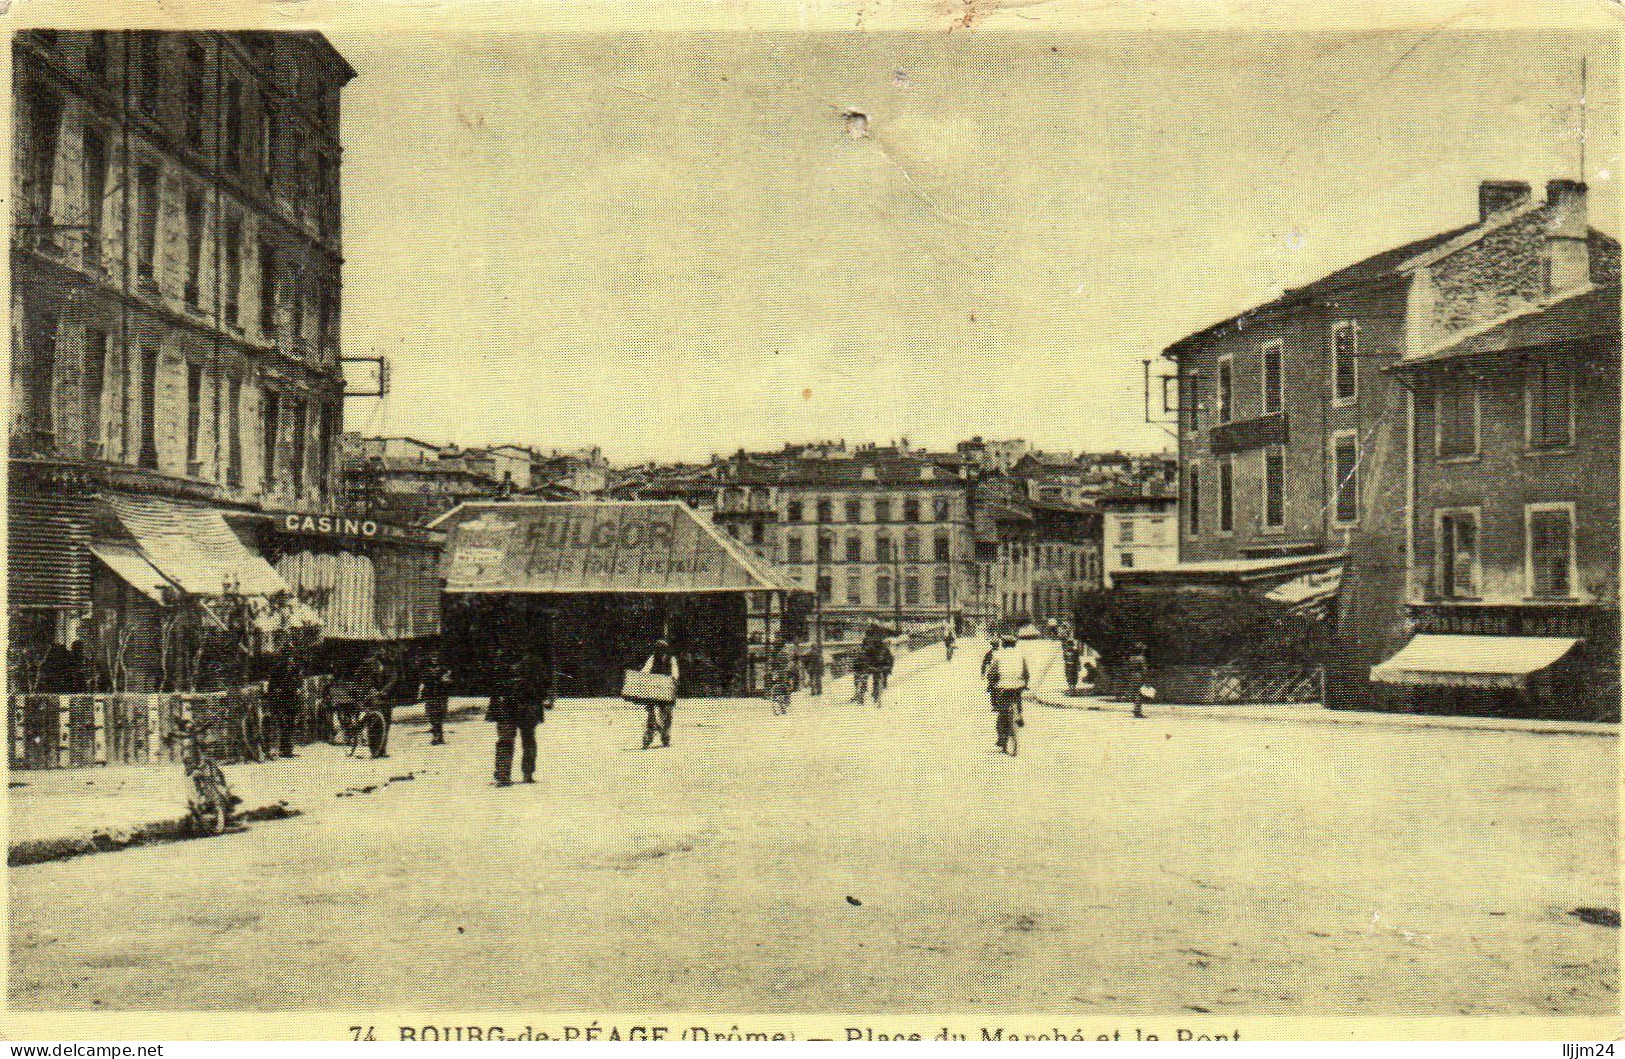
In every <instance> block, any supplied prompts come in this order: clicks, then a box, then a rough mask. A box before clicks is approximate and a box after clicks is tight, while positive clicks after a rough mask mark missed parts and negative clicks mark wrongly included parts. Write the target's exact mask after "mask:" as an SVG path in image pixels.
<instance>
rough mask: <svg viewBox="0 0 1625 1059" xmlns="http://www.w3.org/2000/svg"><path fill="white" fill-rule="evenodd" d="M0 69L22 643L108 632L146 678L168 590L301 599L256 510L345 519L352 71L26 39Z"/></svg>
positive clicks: (234, 47) (152, 41) (89, 41)
mask: <svg viewBox="0 0 1625 1059" xmlns="http://www.w3.org/2000/svg"><path fill="white" fill-rule="evenodd" d="M13 59H14V71H15V81H14V92H13V115H12V116H13V128H14V130H15V136H14V138H13V155H12V164H13V186H12V193H13V197H12V203H13V207H12V222H13V238H12V251H11V253H12V257H11V264H12V291H11V297H12V358H11V392H12V394H13V401H12V417H11V424H10V447H11V450H10V467H11V486H10V494H9V498H8V499H9V500H10V506H9V519H8V521H9V528H10V533H11V540H12V550H11V555H10V570H9V574H10V577H9V583H10V589H11V591H10V600H9V602H10V608H11V614H12V619H13V620H12V623H11V625H12V638H11V643H12V646H13V648H14V650H16V651H19V652H21V653H22V655H25V656H26V655H28V654H30V653H37V652H38V651H39V650H40V649H41V648H42V645H47V644H48V643H49V642H54V643H55V644H57V645H62V644H67V643H72V642H75V641H79V640H81V639H82V638H84V637H85V636H86V635H87V634H88V633H89V631H90V630H91V629H92V628H93V627H94V628H103V629H117V630H119V631H118V633H117V635H118V636H119V637H120V638H121V639H122V640H123V641H128V642H127V643H126V644H125V647H121V648H120V649H119V657H120V661H119V664H118V666H116V667H115V668H117V669H118V670H119V671H120V673H121V674H122V675H121V677H120V682H121V684H122V686H123V687H126V688H128V689H129V690H146V689H147V688H148V687H150V686H152V685H154V684H156V683H158V682H160V681H161V680H162V679H163V678H161V677H160V676H158V675H156V674H155V673H154V672H153V671H151V667H149V666H143V665H142V664H139V663H138V662H137V659H139V658H141V657H146V656H152V655H155V654H158V653H161V652H160V646H161V645H158V644H156V643H154V642H153V641H154V637H155V635H156V633H155V630H156V629H157V628H159V627H160V626H161V625H163V624H164V620H165V617H164V616H165V615H166V614H168V611H166V610H165V609H164V608H165V607H166V606H168V605H169V604H168V603H167V602H166V600H168V599H169V598H170V597H171V596H178V597H188V596H210V595H214V596H218V595H220V594H221V593H223V592H245V593H248V592H249V586H250V584H252V585H253V586H255V587H254V590H253V592H254V593H258V594H260V595H265V594H274V595H285V596H292V595H296V594H297V593H298V591H299V588H300V586H298V585H296V584H289V583H287V582H286V581H285V580H283V579H281V578H279V577H278V576H277V575H276V574H275V573H274V572H273V571H272V570H271V569H270V567H269V566H268V565H267V564H266V563H265V561H264V558H263V556H261V555H260V554H259V553H258V551H256V550H255V549H256V548H257V546H258V545H259V544H266V545H267V546H268V547H272V548H274V547H275V542H276V537H277V534H278V533H279V530H278V526H279V525H280V524H281V523H280V522H279V521H278V520H277V519H275V518H272V519H270V520H269V521H267V520H266V519H265V518H264V516H266V515H268V514H270V515H282V514H292V515H300V516H303V515H324V516H325V515H330V514H333V513H335V512H336V511H337V504H336V496H335V490H334V479H335V440H336V438H337V437H338V435H339V433H340V431H341V430H342V429H343V418H344V406H343V401H344V378H343V374H342V370H341V332H340V319H341V311H342V290H343V284H342V275H341V264H342V260H343V241H342V232H341V203H340V181H339V173H340V166H341V153H342V149H341V145H340V139H339V129H340V95H341V92H342V90H343V88H344V86H345V85H346V84H347V83H348V82H349V81H350V79H351V78H352V77H353V76H354V75H355V71H354V70H353V69H351V67H350V66H349V64H348V63H346V62H345V60H344V59H343V57H342V56H340V55H339V54H338V52H337V51H335V50H334V49H333V47H332V46H331V45H330V44H329V43H328V42H327V40H326V39H325V38H324V37H322V36H321V35H320V34H316V33H265V32H193V33H169V32H150V31H119V32H113V31H85V32H80V31H75V32H68V31H49V30H30V31H24V32H20V33H18V34H17V35H16V36H15V38H14V40H13ZM166 525H167V526H168V527H169V528H168V529H167V530H166V529H165V526H166ZM159 538H162V539H161V540H160V539H159ZM211 549H212V550H211ZM250 594H253V593H250ZM301 613H303V612H301ZM104 646H105V645H104ZM125 648H128V650H126V649H125ZM149 661H150V658H149ZM13 675H14V676H15V675H16V674H15V671H14V674H13ZM105 675H106V674H103V676H105ZM104 683H105V681H104Z"/></svg>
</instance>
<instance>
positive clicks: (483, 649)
mask: <svg viewBox="0 0 1625 1059" xmlns="http://www.w3.org/2000/svg"><path fill="white" fill-rule="evenodd" d="M433 528H435V529H438V530H442V531H444V532H445V533H446V543H445V553H444V559H443V567H442V569H443V572H444V579H445V593H446V595H445V606H444V624H445V631H444V637H445V648H446V653H447V657H448V660H450V661H451V663H452V665H453V667H454V668H455V669H457V670H458V671H459V672H460V673H463V674H465V675H466V678H467V679H470V680H472V679H477V674H479V673H481V672H483V671H486V670H488V668H489V667H490V666H491V665H492V663H493V662H494V661H495V659H496V657H497V655H498V654H499V653H500V652H503V651H509V652H517V653H528V654H530V655H531V656H532V657H536V658H540V659H545V660H546V661H545V664H546V665H547V666H548V667H549V669H550V671H551V674H550V675H551V678H552V682H553V685H554V687H555V688H556V689H557V690H558V692H559V694H562V695H615V694H618V693H619V691H620V684H621V680H622V677H623V675H624V673H625V670H627V669H629V668H636V667H637V666H639V665H641V664H642V663H643V661H644V659H645V658H646V657H647V655H648V652H649V649H650V647H651V646H652V645H653V644H654V643H655V642H656V641H657V640H659V639H662V638H665V639H667V640H668V641H669V642H670V643H671V646H672V649H673V650H674V651H675V652H676V654H677V657H678V659H679V661H680V664H681V666H682V670H683V690H684V692H685V693H693V694H705V695H741V694H751V693H754V692H756V691H759V690H760V682H761V669H762V662H763V659H764V657H765V655H766V652H767V649H768V645H769V644H771V643H773V642H775V641H776V640H778V639H780V638H781V637H782V635H783V632H784V629H783V624H784V616H785V614H786V600H787V598H788V596H789V595H790V593H791V592H792V591H794V589H793V588H792V587H791V586H790V585H788V584H787V583H786V582H785V581H784V579H782V578H780V577H779V576H778V575H777V574H776V573H775V572H774V571H773V570H772V569H770V568H769V567H768V566H767V565H766V564H764V563H763V562H762V561H761V560H760V559H758V558H756V557H755V556H754V555H752V554H750V553H749V552H748V551H746V550H745V549H744V548H742V547H741V546H740V545H739V544H738V543H736V542H735V541H733V540H731V539H729V538H728V537H727V535H725V534H723V533H721V532H719V531H718V530H717V529H716V528H715V527H714V526H712V525H711V523H710V521H709V520H708V519H706V518H705V517H704V516H702V515H700V514H698V513H696V512H695V511H694V510H693V509H692V508H690V507H689V506H688V505H686V504H683V503H681V502H677V501H618V502H617V501H599V502H579V503H576V502H565V503H559V502H509V501H488V502H475V503H468V504H463V505H461V506H459V507H457V508H454V509H453V510H452V511H450V512H448V513H447V514H445V515H444V516H442V517H441V518H440V519H438V520H437V521H436V522H435V523H434V524H433Z"/></svg>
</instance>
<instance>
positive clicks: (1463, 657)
mask: <svg viewBox="0 0 1625 1059" xmlns="http://www.w3.org/2000/svg"><path fill="white" fill-rule="evenodd" d="M1579 643H1580V641H1579V640H1574V639H1569V638H1567V637H1561V636H1463V635H1444V634H1433V633H1424V634H1423V635H1420V636H1415V637H1412V639H1411V642H1410V643H1408V644H1406V645H1405V646H1404V647H1403V648H1402V649H1401V650H1400V652H1399V653H1398V654H1396V655H1394V657H1392V658H1390V659H1389V660H1388V661H1386V662H1384V663H1382V664H1381V665H1378V666H1373V667H1372V668H1371V679H1372V680H1373V681H1376V682H1377V683H1379V684H1408V685H1413V686H1424V687H1456V688H1522V687H1526V686H1527V685H1528V683H1529V678H1530V677H1531V676H1533V675H1535V674H1536V673H1539V672H1540V671H1541V670H1543V669H1546V668H1547V667H1548V666H1551V665H1553V664H1554V663H1556V662H1558V661H1559V660H1560V659H1562V657H1563V656H1564V655H1566V654H1568V653H1569V652H1570V651H1572V650H1573V649H1574V648H1575V647H1576V646H1577V645H1578V644H1579Z"/></svg>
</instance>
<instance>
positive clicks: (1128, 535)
mask: <svg viewBox="0 0 1625 1059" xmlns="http://www.w3.org/2000/svg"><path fill="white" fill-rule="evenodd" d="M1117 539H1118V540H1119V541H1121V542H1122V543H1124V544H1133V543H1134V520H1133V519H1131V518H1129V517H1128V516H1126V515H1125V516H1123V518H1122V521H1120V522H1118V524H1117Z"/></svg>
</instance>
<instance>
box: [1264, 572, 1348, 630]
mask: <svg viewBox="0 0 1625 1059" xmlns="http://www.w3.org/2000/svg"><path fill="white" fill-rule="evenodd" d="M1342 587H1343V568H1342V567H1341V566H1334V567H1332V568H1331V569H1329V570H1319V571H1316V572H1314V573H1307V574H1300V575H1298V576H1297V577H1294V578H1293V579H1292V580H1290V581H1283V582H1282V583H1281V584H1279V585H1276V586H1275V587H1274V588H1272V589H1270V590H1269V591H1268V592H1265V593H1264V598H1265V599H1267V600H1269V601H1270V602H1271V603H1279V604H1281V605H1282V606H1284V607H1287V608H1289V609H1290V610H1292V612H1293V613H1295V614H1302V615H1304V616H1305V617H1309V618H1325V617H1326V616H1327V614H1328V612H1329V610H1330V607H1331V605H1332V603H1333V602H1335V601H1336V599H1337V594H1338V592H1339V591H1340V590H1341V589H1342Z"/></svg>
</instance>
